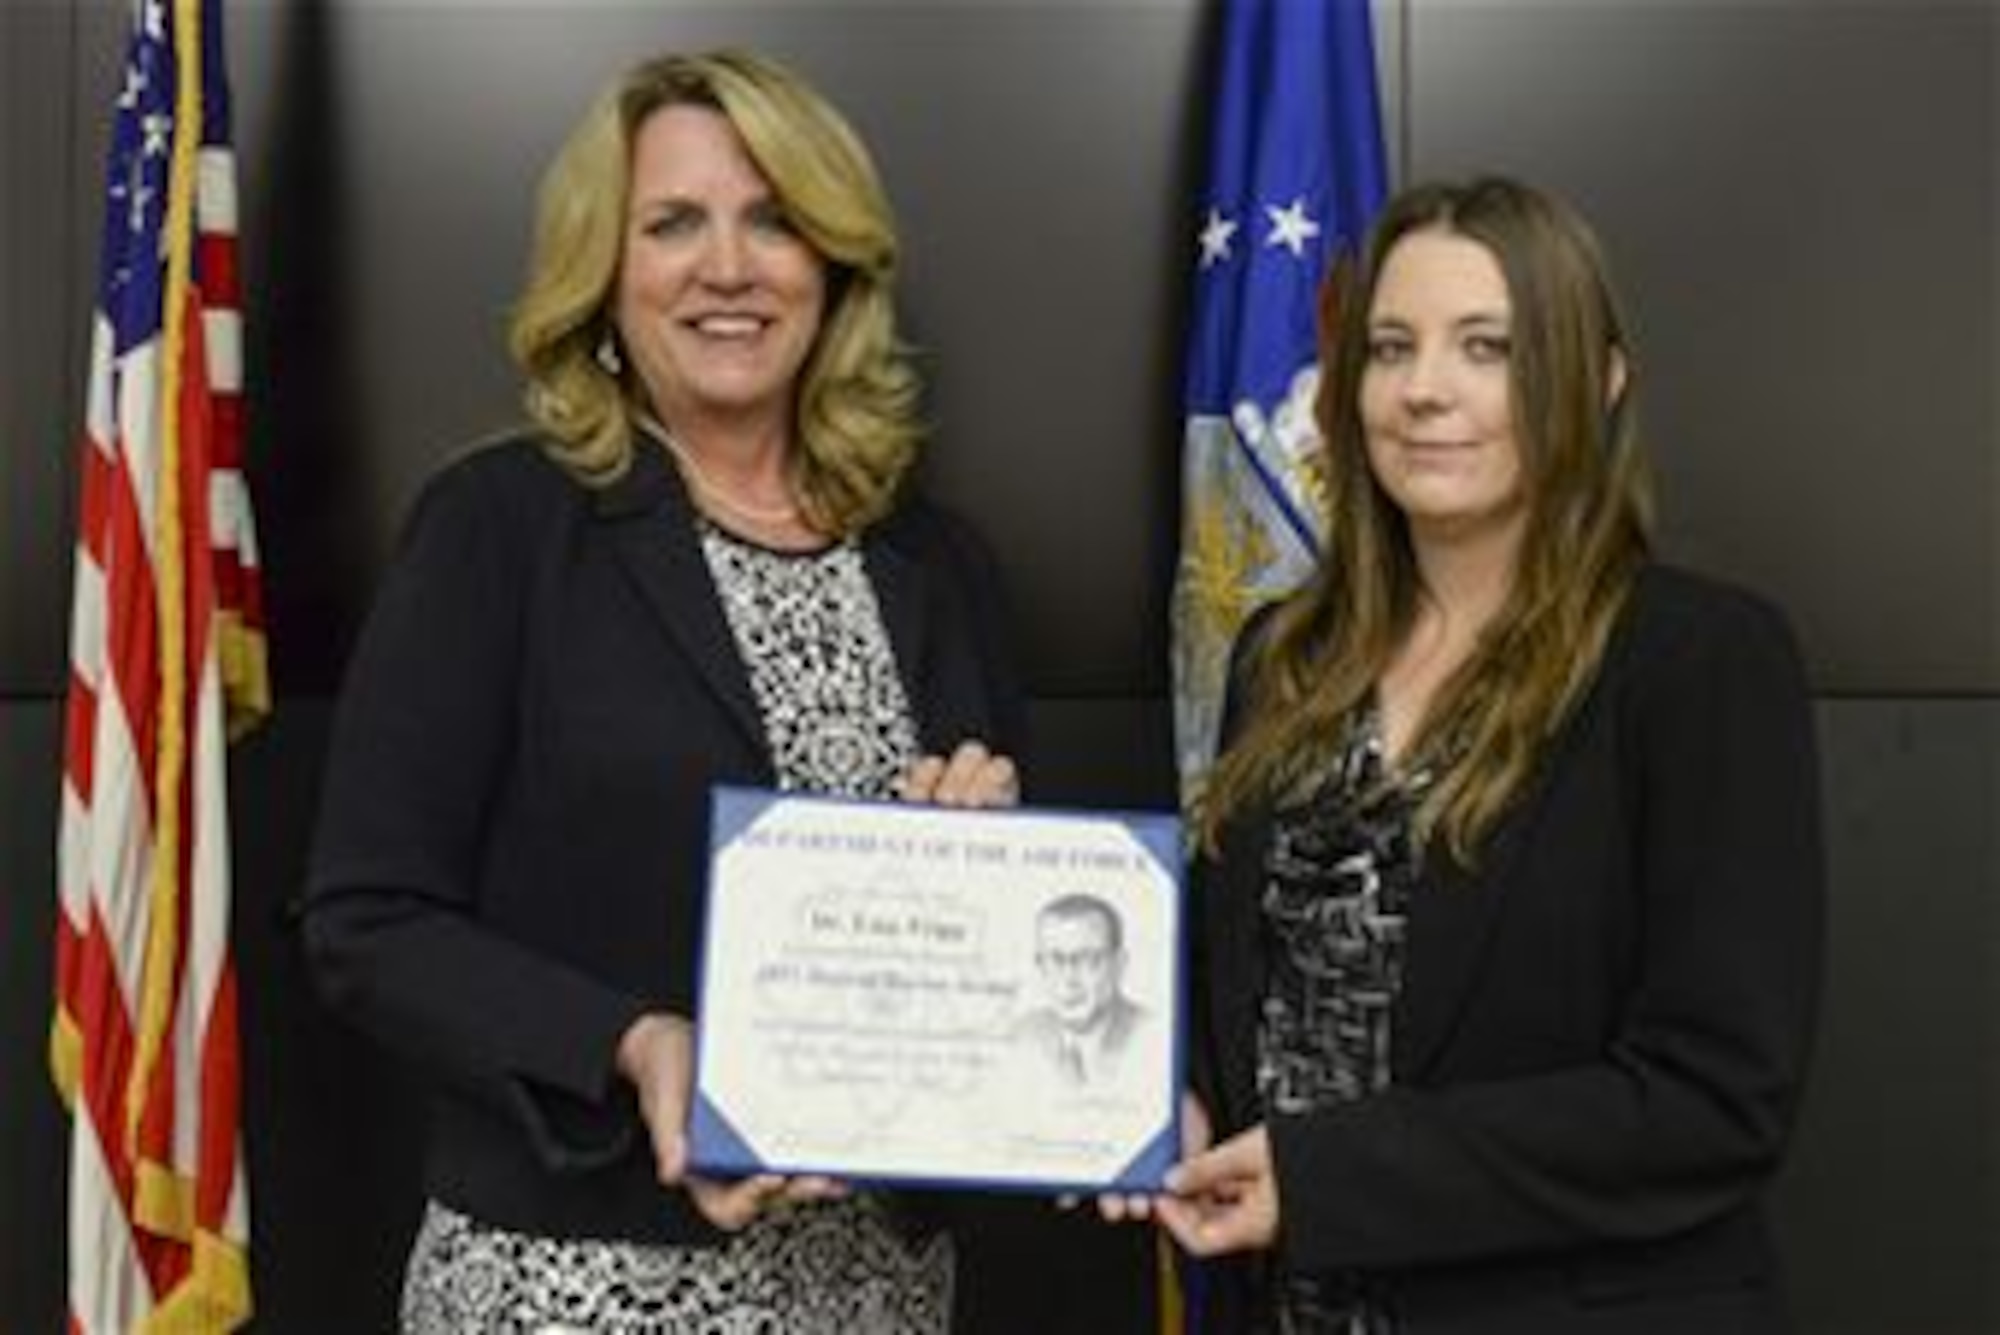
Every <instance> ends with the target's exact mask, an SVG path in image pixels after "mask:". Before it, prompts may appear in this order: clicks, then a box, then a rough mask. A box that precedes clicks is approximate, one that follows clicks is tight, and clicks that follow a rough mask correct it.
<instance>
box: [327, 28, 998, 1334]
mask: <svg viewBox="0 0 2000 1335" xmlns="http://www.w3.org/2000/svg"><path fill="white" fill-rule="evenodd" d="M895 263H896V239H895V233H894V228H893V225H892V223H891V219H890V214H889V208H888V204H887V201H886V199H885V197H884V195H883V192H882V188H881V186H880V184H879V182H878V180H877V178H876V174H875V170H874V167H873V165H872V164H871V163H870V161H869V158H868V155H867V153H866V152H865V150H864V149H863V148H862V146H861V144H860V142H859V140H858V139H857V138H856V137H855V135H854V133H853V131H852V130H851V129H850V128H849V127H848V126H847V124H846V122H845V121H844V120H842V118H841V117H840V115H839V114H838V113H837V112H836V111H835V110H834V109H833V108H832V107H831V106H829V105H828V104H827V103H826V102H825V101H824V100H823V99H822V98H821V97H820V96H819V95H818V94H817V93H815V92H814V91H812V90H811V89H810V88H809V87H808V86H807V85H806V84H805V83H804V82H803V81H801V80H800V79H799V78H798V77H797V76H796V75H794V74H792V73H790V72H789V71H787V70H786V69H784V68H783V67H781V66H779V65H777V64H775V63H773V62H771V61H769V60H768V59H764V58H761V57H758V56H756V55H753V54H750V53H747V52H741V51H720V52H713V53H707V54H700V55H670V56H666V57H662V58H659V59H655V60H651V61H648V62H645V63H644V64H641V65H639V66H637V67H635V68H633V69H632V70H631V71H629V72H627V73H626V74H625V75H624V76H622V77H621V78H620V79H619V80H617V81H616V83H614V84H613V86H612V87H611V88H610V89H609V90H607V92H606V93H605V94H604V95H603V97H601V98H600V99H599V100H598V102H597V103H596V104H595V105H594V106H593V107H592V109H591V110H590V111H589V112H588V113H587V114H586V116H585V117H584V119H583V120H582V122H581V123H580V124H579V125H578V126H577V127H576V129H575V130H574V132H573V133H572V135H571V136H570V138H569V140H568V142H567V143H566V144H565V145H564V147H563V148H562V150H561V151H560V153H559V154H558V156H557V158H556V160H555V162H554V163H553V165H552V166H551V168H550V170H549V172H548V174H547V176H546V178H545V181H544V184H543V189H542V194H541V203H540V214H539V225H538V229H537V234H536V240H535V248H534V256H533V262H532V266H531V273H530V277H529V280H528V284H527V288H526V291H525V294H524V295H523V297H522V299H521V301H520V303H519V306H518V309H517V311H516V314H515V318H514V322H513V328H512V337H511V344H512V349H513V352H514V355H515V358H516V361H517V362H518V363H519V365H520V367H521V369H522V372H523V374H524V376H525V379H526V382H527V404H528V410H529V413H530V415H531V417H532V418H533V419H534V423H535V426H534V427H533V428H532V429H530V430H526V431H523V432H522V433H520V434H519V435H518V436H517V437H515V438H513V439H510V440H506V441H502V442H500V443H497V444H494V445H490V446H488V447H486V448H482V449H480V450H477V451H475V452H473V453H472V454H470V455H469V456H468V457H466V458H464V459H461V460H459V461H458V462H456V463H454V464H452V465H450V466H449V467H447V468H446V469H445V470H444V471H443V472H442V473H441V474H440V475H439V476H438V477H437V478H436V479H434V480H433V482H432V483H431V485H430V486H429V487H428V488H427V490H426V492H425V494H424V496H423V498H422V500H421V502H420V504H419V506H418V509H417V511H416V514H415V516H414V518H413V519H412V521H411V523H410V526H409V529H408V532H407V534H406V537H405V541H404V544H403V547H402V550H401V551H400V553H399V555H398V558H397V560H396V563H395V565H394V567H393V569H392V570H391V572H390V574H389V576H388V578H387V580H386V582H385V584H384V586H383V588H382V589H381V591H380V593H379V595H378V599H377V603H376V606H375V609H374V611H373V613H372V615H371V618H370V621H369V624H368V627H367V629H366V631H365V633H364V635H363V637H362V641H361V643H360V645H359V647H358V649H357V652H356V655H355V658H354V660H353V662H352V664H351V665H350V668H349V672H348V678H347V682H346V684H345V686H344V689H343V697H342V702H341V706H340V712H339V717H338V722H337V725H336V729H335V735H334V740H333V746H332V750H331V753H330V757H329V762H328V768H327V773H326V779H325V786H324V795H323V807H322V813H321V821H320V828H319V832H318V837H317V841H316V846H315V849H314V853H313V859H312V867H311V883H310V886H309V890H308V895H307V898H306V901H305V903H306V912H305V917H304V929H305V935H306V941H307V945H308V947H309V950H310V954H311V959H312V962H313V965H314V968H315V970H316V973H317V976H318V978H319V981H320V983H321V986H322V990H323V991H324V993H325V995H326V996H327V997H328V999H329V1000H330V1001H331V1002H332V1003H333V1004H334V1005H335V1006H336V1007H338V1008H340V1009H342V1010H344V1011H345V1012H347V1013H348V1014H350V1015H351V1016H353V1017H354V1018H355V1019H356V1020H357V1021H359V1022H360V1023H361V1024H363V1025H364V1026H365V1027H367V1028H369V1029H371V1030H372V1031H374V1032H376V1033H377V1034H378V1035H379V1036H381V1037H382V1038H383V1039H384V1040H385V1041H388V1042H390V1043H392V1044H394V1045H396V1046H398V1047H400V1048H402V1049H403V1050H404V1051H406V1052H407V1053H409V1054H410V1055H411V1056H413V1057H414V1058H416V1059H417V1061H418V1062H419V1063H420V1064H422V1066H423V1067H424V1068H425V1069H427V1070H428V1071H430V1072H431V1073H433V1074H435V1075H436V1076H437V1077H438V1078H437V1080H436V1082H435V1093H434V1103H433V1117H432V1134H431V1137H430V1141H429V1145H428V1149H427V1175H426V1176H427V1188H428V1191H429V1194H430V1198H431V1199H430V1204H429V1206H428V1208H427V1210H426V1213H425V1218H424V1221H423V1225H422V1227H421V1229H420V1231H419V1234H418V1237H417V1239H416V1242H415V1244H414V1246H413V1248H412V1251H411V1256H410V1262H409V1269H408V1274H407V1277H406V1281H405V1289H404V1296H403V1318H402V1319H403V1329H404V1330H405V1331H407V1332H418V1333H421V1335H442V1333H443V1332H462V1331H470V1330H545V1329H550V1330H553V1329H563V1330H567V1329H590V1330H599V1329H602V1330H620V1331H635V1332H638V1331H661V1332H665V1331H673V1332H681V1331H709V1330H716V1331H723V1330H727V1331H739V1330H740V1331H773V1332H777V1331H785V1332H794V1331H800V1332H828V1333H829V1335H832V1333H833V1332H841V1335H850V1333H851V1332H853V1331H857V1330H867V1331H886V1332H905V1331H907V1332H938V1331H942V1330H944V1329H945V1328H946V1326H947V1323H948V1319H949V1313H950V1306H951V1295H952V1283H953V1275H952V1270H953V1261H952V1251H951V1246H950V1242H949V1239H948V1238H947V1237H945V1236H943V1235H942V1234H940V1233H938V1232H937V1231H936V1230H935V1229H934V1228H932V1227H929V1226H928V1225H926V1224H925V1223H923V1222H921V1221H919V1220H917V1219H916V1218H914V1217H913V1216H911V1215H910V1214H909V1213H908V1212H906V1211H900V1210H898V1209H896V1208H895V1207H894V1205H893V1203H892V1202H888V1201H885V1200H883V1199H881V1198H878V1197H875V1196H871V1195H866V1194H859V1193H850V1192H848V1191H846V1190H845V1189H844V1188H842V1187H841V1186H840V1185H839V1184H835V1183H829V1182H825V1181H820V1180H813V1179H798V1180H785V1179H780V1178H775V1177H756V1178H751V1179H748V1180H744V1181H739V1182H731V1183H722V1182H713V1181H704V1180H701V1179H699V1178H695V1177H691V1176H689V1175H688V1174H687V1173H686V1171H685V1148H684V1145H683V1141H682V1136H683V1128H684V1125H685V1122H686V1114H687V1106H688V1100H689V1084H690V1078H691V1076H690V1072H691V1051H690V1049H691V1043H690V1020H689V1017H690V1015H691V1013H692V1008H693V976H694V958H695V946H696V931H697V920H698V897H699V887H700V885H701V883H702V876H703V868H702V862H703V855H704V849H705V840H706V821H707V802H708V793H709V790H710V787H711V785H712V784H715V783H719V782H722V783H740V784H756V785H766V786H778V787H785V788H790V789H799V790H808V791H819V792H829V793H837V794H843V795H850V796H860V797H891V796H896V797H902V798H904V799H908V800H919V801H937V802H945V803H954V804H965V805H982V804H995V803H1006V802H1011V801H1013V800H1015V798H1016V790H1017V780H1016V775H1015V772H1014V768H1013V764H1012V762H1011V760H1010V759H1009V758H1008V757H1009V756H1010V755H1012V754H1013V753H1014V751H1015V750H1016V748H1017V747H1018V745H1019V734H1020V719H1021V705H1020V697H1019V693H1018V690H1017V686H1016V683H1015V680H1014V677H1013V673H1012V670H1011V667H1010V663H1011V654H1010V652H1009V649H1008V645H1007V640H1006V634H1005V626H1004V616H1003V612H1002V607H1001V599H1000V594H999V591H998V587H997V583H996V580H995V577H994V573H993V571H992V569H991V565H990V562H989V560H988V558H987V557H986V555H985V552H984V548H983V546H982V545H981V544H980V543H979V542H978V540H977V539H976V538H975V537H974V535H973V534H972V533H971V532H970V531H969V530H967V529H966V528H965V527H964V526H963V525H962V524H961V523H959V522H958V521H956V520H954V519H953V518H951V517H950V516H948V515H946V514H944V513H942V512H940V511H938V510H936V509H934V508H932V507H931V506H929V505H927V504H925V503H924V502H923V501H922V500H921V499H920V498H918V497H916V496H914V495H912V494H910V491H909V489H908V488H907V487H906V486H905V485H904V483H905V481H906V475H907V473H908V471H909V468H910V466H911V464H912V462H913V460H914V457H915V453H916V448H917V443H918V438H919V430H918V423H917V420H916V411H917V402H916V399H917V390H918V386H917V382H916V377H915V375H914V373H913V371H912V368H911V366H910V365H909V362H908V360H907V356H906V353H905V350H904V349H903V348H902V346H901V345H900V344H899V342H898V339H897V336H896V329H895V320H894V311H893V304H892V294H893V280H894V274H895Z"/></svg>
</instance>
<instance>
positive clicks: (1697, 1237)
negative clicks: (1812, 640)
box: [1107, 179, 1823, 1335]
mask: <svg viewBox="0 0 2000 1335" xmlns="http://www.w3.org/2000/svg"><path fill="white" fill-rule="evenodd" d="M1323 315H1324V325H1325V339H1326V346H1325V347H1324V349H1323V351H1324V353H1325V361H1326V365H1327V380H1326V383H1325V386H1324V388H1323V390H1322V397H1321V401H1320V415H1321V425H1322V427H1323V429H1324V431H1325V434H1326V439H1327V442H1328V451H1329V464H1330V468H1331V482H1332V496H1333V505H1332V514H1331V525H1330V538H1329V543H1328V551H1327V555H1326V560H1325V565H1324V568H1323V569H1322V570H1321V571H1320V572H1319V573H1318V575H1317V577H1316V578H1315V580H1314V581H1313V582H1312V584H1311V585H1310V587H1308V588H1306V589H1305V590H1303V591H1301V592H1300V593H1299V594H1298V595H1296V596H1295V597H1293V598H1292V599H1290V600H1288V601H1286V602H1285V603H1283V604H1281V605H1279V606H1277V607H1275V608H1273V609H1271V610H1269V611H1268V613H1267V614H1265V615H1263V616H1262V617H1261V618H1260V619H1258V620H1256V621H1255V622H1253V624H1252V625H1251V626H1250V627H1249V628H1247V629H1246V632H1245V636H1244V641H1243V643H1242V644H1241V645H1240V646H1239V650H1238V654H1237V663H1236V668H1235V672H1234V679H1233V684H1232V700H1231V706H1230V710H1229V713H1230V716H1231V722H1230V724H1229V726H1228V729H1227V741H1226V747H1225V750H1224V753H1223V755H1222V757H1221V759H1220V761H1219V763H1218V764H1217V766H1216V768H1215V771H1214V774H1213V779H1212V782H1211V784H1210V787H1209V788H1208V791H1207V795H1206V804H1205V807H1204V810H1203V813H1202V819H1201V821H1200V830H1201V834H1202V836H1203V840H1204V848H1205V857H1204V858H1203V859H1202V861H1201V865H1200V867H1199V868H1198V876H1197V881H1198V885H1199V893H1200V895H1201V902H1200V905H1199V907H1198V913H1199V914H1200V922H1201V927H1200V930H1199V934H1198V938H1197V945H1196V957H1197V968H1196V973H1197V977H1198V979H1199V980H1200V981H1199V989H1200V996H1199V997H1198V1000H1197V1006H1196V1011H1197V1014H1198V1016H1199V1017H1200V1033H1199V1036H1198V1039H1197V1044H1196V1052H1195V1056H1194V1060H1193V1068H1194V1070H1195V1071H1196V1075H1197V1079H1196V1083H1197V1089H1198V1102H1199V1103H1200V1105H1201V1106H1200V1108H1199V1109H1197V1114H1198V1115H1197V1116H1196V1117H1195V1118H1193V1119H1191V1120H1192V1121H1193V1123H1194V1125H1195V1127H1196V1130H1197V1133H1198V1134H1197V1135H1196V1136H1195V1137H1194V1144H1193V1145H1192V1146H1191V1154H1190V1157H1189V1158H1188V1159H1187V1161H1186V1162H1184V1163H1183V1164H1182V1165H1181V1166H1180V1167H1179V1168H1178V1169H1177V1170H1176V1172H1175V1173H1174V1175H1173V1176H1172V1177H1171V1178H1170V1180H1169V1185H1170V1188H1171V1192H1170V1194H1169V1195H1167V1196H1165V1197H1163V1198H1161V1199H1160V1200H1159V1201H1157V1202H1154V1203H1152V1204H1153V1206H1154V1208H1155V1210H1156V1212H1157V1214H1158V1216H1159V1217H1160V1219H1161V1221H1162V1222H1163V1223H1164V1224H1165V1226H1166V1227H1167V1228H1168V1229H1169V1230H1170V1231H1171V1232H1172V1233H1173V1234H1174V1235H1175V1237H1176V1238H1178V1239H1179V1241H1180V1242H1181V1243H1182V1244H1183V1245H1184V1246H1185V1247H1186V1248H1188V1249H1189V1250H1190V1251H1192V1252H1194V1253H1196V1254H1199V1255H1203V1256H1211V1257H1231V1258H1232V1260H1231V1261H1230V1262H1228V1263H1223V1264H1221V1265H1220V1266H1219V1267H1218V1269H1217V1271H1216V1273H1215V1278H1214V1282H1213V1284H1212V1285H1211V1289H1212V1292H1211V1294H1210V1302H1209V1304H1208V1310H1209V1314H1210V1316H1211V1318H1212V1319H1213V1327H1214V1328H1215V1329H1217V1330H1228V1331H1241V1330H1282V1331H1287V1332H1307V1331H1338V1332H1341V1333H1342V1335H1355V1333H1361V1335H1376V1333H1379V1332H1388V1331H1395V1332H1408V1333H1409V1335H1425V1333H1428V1332H1447V1331H1449V1332H1463V1333H1465V1335H1472V1333H1474V1332H1476V1333H1478V1335H1499V1333H1501V1332H1517V1331H1518V1332H1524V1333H1525V1332H1530V1331H1532V1332H1535V1335H1562V1333H1564V1332H1576V1333H1577V1335H1582V1332H1587V1331H1588V1332H1613V1331H1615V1332H1620V1333H1621V1335H1635V1333H1637V1332H1657V1333H1658V1335H1684V1332H1687V1331H1693V1330H1730V1331H1738V1332H1751V1331H1756V1332H1765V1331H1776V1330H1781V1329H1783V1328H1784V1308H1783V1302H1782V1295H1781V1289H1780V1285H1779V1282H1778V1277H1777V1273H1776V1262H1775V1259H1774V1256H1773V1251H1772V1246H1771V1242H1770V1239H1769V1238H1768V1236H1767V1234H1766V1229H1765V1222H1764V1218H1763V1211H1762V1207H1761V1198H1762V1196H1763V1194H1764V1190H1765V1188H1766V1187H1767V1186H1768V1185H1769V1183H1770V1181H1771V1179H1772V1178H1773V1176H1774V1175H1775V1173H1776V1171H1777V1169H1778V1166H1779V1164H1780V1162H1781V1159H1782V1156H1783V1152H1784V1149H1785V1144H1786V1140H1787V1136H1788V1133H1789V1131H1790V1129H1791V1125H1792V1120H1793V1116H1794V1113H1795V1111H1796V1109H1797V1106H1798V1100H1799V1096H1800V1091H1801V1087H1802V1082H1803V1080H1804V1076H1805V1067H1806V1057H1807V1050H1808V1046H1809V1041H1810V1037H1811V1034H1812V1029H1813V1018H1814V1010H1815V1005H1816V998H1817V994H1818V989H1819V981H1820V946H1821V929H1822V913H1823V907H1822V900H1823V886H1822V870H1821V855H1820V844H1819V839H1820V836H1819V815H1818V807H1817V802H1818V797H1817V780H1816V777H1815V760H1814V745H1813V738H1812V727H1811V717H1810V712H1809V708H1808V703H1807V692H1806V688H1805V685H1804V681H1803V675H1802V672H1801V668H1800V664H1799V660H1798V656H1797V653H1796V651H1795V648H1794V645H1793V642H1792V639H1791V636H1790V634H1789V632H1788V631H1787V629H1786V627H1785V624H1784V622H1783V620H1782V619H1781V618H1780V616H1779V615H1778V614H1777V613H1776V612H1775V611H1774V610H1773V609H1772V608H1771V607H1770V606H1769V605H1767V604H1766V603H1764V602H1762V601H1760V600H1758V599H1756V598H1754V597H1752V596H1750V595H1748V594H1746V593H1743V592H1741V591H1738V590H1736V589H1733V588H1730V587H1728V586H1725V585H1723V584H1720V583H1717V582H1714V581H1711V580H1709V579H1706V578H1702V577H1698V576H1696V575H1693V574H1690V573H1687V572H1684V571H1680V570H1675V569H1672V568H1668V567H1666V566H1663V565H1660V564H1656V563H1655V562H1654V561H1653V559H1652V557H1651V554H1650V540H1649V536H1648V532H1649V519H1648V504H1647V498H1646V485H1645V469H1644V466H1643V461H1642V458H1641V453H1640V447H1639V442H1638V439H1637V434H1636V416H1635V408H1634V400H1635V393H1636V381H1637V378H1638V375H1637V364H1636V362H1635V360H1634V356H1633V353H1632V349H1631V344H1630V341H1629V338H1628V335H1627V332H1626V330H1625V328H1624V327H1623V325H1622V323H1621V321H1620V318H1619V315H1618V312H1617V310H1616V307H1615V304H1614V302H1613V299H1612V294H1611V290H1610V287H1609V284H1608V282H1607V280H1606V277H1605V272H1604V266H1603V261H1602V258H1601V255H1600V253H1599V249H1598V246H1597V243H1596V241H1595V240H1594V239H1593V237H1592V235H1591V233H1590V231H1589V229H1588V228H1587V227H1586V226H1585V225H1584V224H1583V222H1582V221H1581V220H1580V219H1579V218H1578V217H1577V216H1576V215H1575V214H1574V213H1573V212H1571V211H1570V210H1569V209H1568V208H1567V207H1566V206H1564V205H1562V204H1561V203H1560V202H1558V201H1557V200H1555V199H1553V198H1551V197H1550V196H1548V195H1546V194H1543V193H1541V192H1539V191H1536V190H1533V189H1531V188H1529V187H1527V186H1524V185H1522V184H1519V183H1517V182H1513V181H1509V180H1504V179H1483V180H1477V181H1472V182H1469V183H1466V184H1440V185H1427V186H1420V187H1417V188H1414V189H1412V190H1410V191H1408V192H1406V193H1404V194H1402V195H1400V196H1398V197H1397V198H1396V199H1395V200H1393V201H1391V202H1390V204H1389V205H1388V207H1387V208H1386V210H1385V212H1384V214H1383V216H1382V218H1381V219H1380V221H1379V223H1378V225H1377V227H1376V229H1375V230H1374V232H1373V234H1372V237H1371V241H1370V244H1369V246H1368V248H1367V250H1366V253H1365V254H1364V255H1363V256H1362V257H1361V258H1360V261H1359V263H1358V265H1356V266H1354V267H1353V268H1351V269H1349V270H1346V271H1342V272H1340V273H1339V274H1338V276H1337V278H1336V280H1335V281H1334V282H1333V283H1331V284H1330V285H1329V288H1328V291H1327V297H1326V305H1325V310H1324V312H1323ZM1203 1114H1205V1115H1203ZM1209 1122H1212V1124H1213V1137H1212V1142H1211V1138H1210V1136H1209V1134H1208V1131H1207V1126H1206V1123H1209ZM1107 1208H1108V1209H1110V1210H1111V1211H1112V1212H1113V1213H1118V1212H1120V1211H1121V1210H1122V1209H1124V1208H1126V1203H1122V1202H1110V1203H1107Z"/></svg>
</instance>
